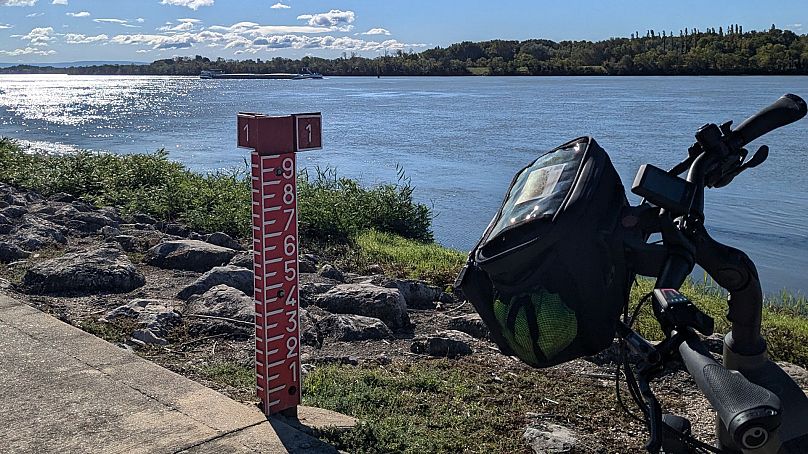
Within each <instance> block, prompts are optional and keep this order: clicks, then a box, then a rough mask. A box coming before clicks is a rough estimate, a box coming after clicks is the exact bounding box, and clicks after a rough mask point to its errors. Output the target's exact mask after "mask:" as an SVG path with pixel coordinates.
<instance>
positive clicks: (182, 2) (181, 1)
mask: <svg viewBox="0 0 808 454" xmlns="http://www.w3.org/2000/svg"><path fill="white" fill-rule="evenodd" d="M160 3H161V4H163V5H174V6H185V7H187V8H191V9H192V10H194V11H196V10H197V9H199V8H200V7H202V6H212V5H213V0H162V1H161V2H160Z"/></svg>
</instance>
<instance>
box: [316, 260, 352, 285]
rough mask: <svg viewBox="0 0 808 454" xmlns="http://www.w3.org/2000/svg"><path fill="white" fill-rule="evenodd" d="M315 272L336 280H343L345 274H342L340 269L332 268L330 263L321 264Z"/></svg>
mask: <svg viewBox="0 0 808 454" xmlns="http://www.w3.org/2000/svg"><path fill="white" fill-rule="evenodd" d="M317 274H319V275H320V276H322V277H325V278H328V279H333V280H335V281H337V282H345V275H344V274H342V271H340V270H338V269H336V268H334V267H333V266H332V265H328V264H326V265H323V266H322V268H320V271H318V272H317Z"/></svg>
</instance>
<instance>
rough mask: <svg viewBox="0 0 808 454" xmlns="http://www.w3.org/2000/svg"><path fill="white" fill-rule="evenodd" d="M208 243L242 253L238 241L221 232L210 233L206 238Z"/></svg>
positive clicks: (241, 247)
mask: <svg viewBox="0 0 808 454" xmlns="http://www.w3.org/2000/svg"><path fill="white" fill-rule="evenodd" d="M208 243H210V244H215V245H216V246H221V247H226V248H229V249H233V250H236V251H243V250H244V247H243V246H242V245H241V243H239V242H238V241H236V240H234V239H233V238H232V237H231V236H230V235H228V234H226V233H223V232H216V233H211V234H210V235H209V236H208Z"/></svg>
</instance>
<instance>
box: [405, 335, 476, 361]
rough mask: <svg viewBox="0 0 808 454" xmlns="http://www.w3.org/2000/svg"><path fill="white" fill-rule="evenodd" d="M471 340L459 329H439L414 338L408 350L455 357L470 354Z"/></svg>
mask: <svg viewBox="0 0 808 454" xmlns="http://www.w3.org/2000/svg"><path fill="white" fill-rule="evenodd" d="M473 340H474V339H473V338H472V337H471V336H469V335H468V334H466V333H463V332H460V331H455V330H447V331H440V332H438V333H435V334H433V335H431V336H425V337H419V338H416V339H415V341H414V342H413V343H412V346H411V347H410V351H412V352H413V353H420V354H426V355H429V356H440V357H447V358H457V357H460V356H465V355H470V354H472V350H471V346H470V345H469V344H470V343H471V342H473Z"/></svg>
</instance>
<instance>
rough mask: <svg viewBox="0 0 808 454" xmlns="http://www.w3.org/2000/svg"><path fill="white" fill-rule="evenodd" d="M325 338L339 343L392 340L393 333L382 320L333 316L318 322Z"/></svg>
mask: <svg viewBox="0 0 808 454" xmlns="http://www.w3.org/2000/svg"><path fill="white" fill-rule="evenodd" d="M317 326H318V327H319V328H320V331H321V332H322V333H323V335H324V336H326V337H329V338H331V339H334V340H338V341H345V342H352V341H361V340H378V339H390V338H392V337H393V333H392V331H390V328H388V327H387V325H385V324H384V323H383V322H382V321H381V320H379V319H378V318H373V317H363V316H361V315H342V314H331V315H329V316H327V317H325V318H323V319H321V320H319V321H318V322H317Z"/></svg>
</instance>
